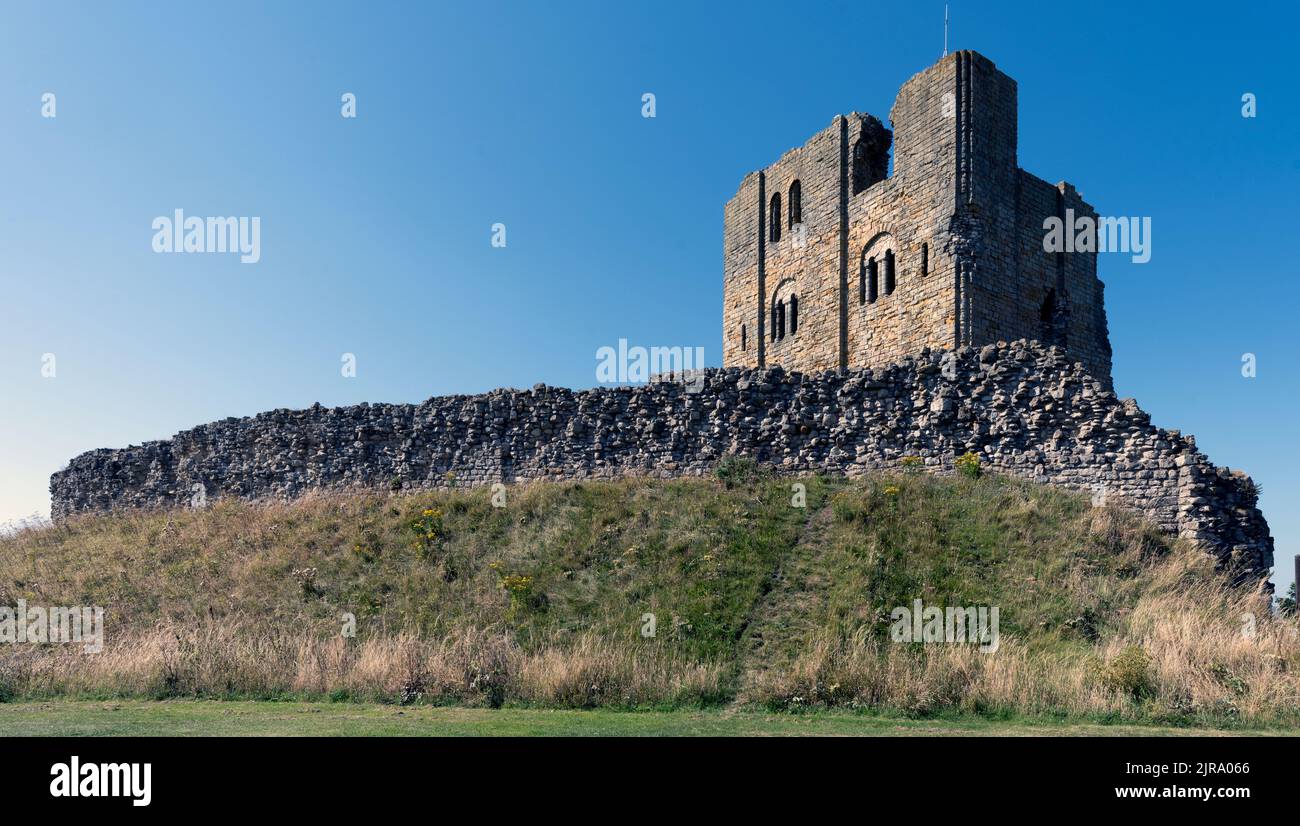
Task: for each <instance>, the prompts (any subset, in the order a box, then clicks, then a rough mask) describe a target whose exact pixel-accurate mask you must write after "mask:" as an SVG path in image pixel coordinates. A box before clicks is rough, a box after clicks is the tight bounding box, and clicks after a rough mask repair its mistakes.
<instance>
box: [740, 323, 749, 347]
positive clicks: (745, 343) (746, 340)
mask: <svg viewBox="0 0 1300 826" xmlns="http://www.w3.org/2000/svg"><path fill="white" fill-rule="evenodd" d="M747 349H749V338H748V336H746V335H745V325H744V324H742V325H740V352H742V353H743V352H745V350H747Z"/></svg>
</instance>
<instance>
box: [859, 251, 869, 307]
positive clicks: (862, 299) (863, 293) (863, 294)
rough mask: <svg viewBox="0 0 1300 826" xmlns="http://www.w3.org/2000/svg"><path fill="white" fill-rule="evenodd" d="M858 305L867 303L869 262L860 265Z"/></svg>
mask: <svg viewBox="0 0 1300 826" xmlns="http://www.w3.org/2000/svg"><path fill="white" fill-rule="evenodd" d="M858 303H859V304H866V303H867V262H866V261H863V262H862V263H860V264H858Z"/></svg>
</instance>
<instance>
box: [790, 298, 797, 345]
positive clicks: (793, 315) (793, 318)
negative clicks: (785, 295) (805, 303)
mask: <svg viewBox="0 0 1300 826" xmlns="http://www.w3.org/2000/svg"><path fill="white" fill-rule="evenodd" d="M797 332H799V296H797V295H792V296H790V335H794V334H795V333H797Z"/></svg>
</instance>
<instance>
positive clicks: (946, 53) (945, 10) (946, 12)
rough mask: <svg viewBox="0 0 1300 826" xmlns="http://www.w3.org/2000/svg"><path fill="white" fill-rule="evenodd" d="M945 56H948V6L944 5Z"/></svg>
mask: <svg viewBox="0 0 1300 826" xmlns="http://www.w3.org/2000/svg"><path fill="white" fill-rule="evenodd" d="M943 56H944V57H947V56H948V4H947V3H944V4H943Z"/></svg>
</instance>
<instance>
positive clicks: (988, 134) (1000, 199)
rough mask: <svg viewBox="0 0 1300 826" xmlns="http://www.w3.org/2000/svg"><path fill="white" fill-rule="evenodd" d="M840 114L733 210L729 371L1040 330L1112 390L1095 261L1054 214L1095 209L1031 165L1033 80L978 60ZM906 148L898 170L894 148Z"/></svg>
mask: <svg viewBox="0 0 1300 826" xmlns="http://www.w3.org/2000/svg"><path fill="white" fill-rule="evenodd" d="M889 120H890V123H891V125H892V126H893V132H892V133H891V132H890V130H889V129H887V128H885V126H884V124H882V123H881V122H880V121H879V120H878V119H877V118H875V117H873V116H871V115H866V114H859V113H853V114H849V115H840V116H838V117H836V118H835V120H834V121H833V122H832V123H831V125H830V126H829V127H827V128H826V129H824V130H822V131H821V132H819V133H818V134H816V135H814V136H813V137H812V138H811V139H809V140H808V142H807V143H805V144H804V145H803V146H801V147H799V148H797V149H792V150H790V151H788V152H786V153H785V154H784V155H782V156H781V158H780V159H779V160H777V162H776V163H774V164H772V165H771V166H768V167H767V168H766V169H762V170H759V171H757V172H751V173H750V174H748V175H746V176H745V178H744V180H743V181H741V184H740V189H739V190H738V191H737V192H736V194H735V196H734V197H732V199H731V200H730V201H728V202H727V205H726V210H725V218H724V233H723V237H724V242H723V244H724V253H723V255H724V270H725V275H724V287H723V363H724V364H725V365H726V366H746V367H755V366H771V365H781V366H783V367H785V368H787V369H791V370H797V371H801V372H813V371H819V370H827V369H836V368H853V367H875V366H879V365H884V364H888V363H890V362H894V361H897V360H898V359H899V358H900V357H902V356H907V355H912V354H915V353H918V352H920V351H921V350H922V349H924V348H926V347H931V348H943V349H955V348H956V347H960V346H962V345H968V344H971V345H980V344H986V343H991V342H996V341H999V340H1005V341H1012V340H1015V339H1021V338H1028V339H1037V340H1039V341H1041V342H1043V343H1045V344H1057V345H1060V346H1062V347H1064V348H1065V350H1066V351H1067V353H1068V354H1069V356H1070V357H1071V358H1072V359H1074V360H1076V361H1079V362H1082V363H1083V365H1084V366H1085V367H1086V368H1087V369H1088V371H1089V372H1090V373H1091V374H1092V375H1093V376H1094V377H1096V378H1097V379H1100V380H1102V381H1103V382H1106V383H1107V384H1109V382H1110V367H1111V352H1110V343H1109V340H1108V337H1107V330H1106V312H1105V308H1104V306H1103V302H1102V290H1103V286H1102V283H1101V281H1100V280H1098V278H1097V259H1096V254H1095V253H1091V252H1072V253H1063V252H1062V253H1049V252H1045V251H1044V249H1043V236H1044V228H1043V222H1044V220H1045V219H1047V218H1048V217H1050V216H1064V215H1065V210H1066V209H1073V211H1074V214H1075V215H1076V216H1092V217H1093V218H1095V217H1096V213H1095V212H1094V210H1093V209H1092V207H1091V206H1089V205H1088V204H1087V203H1085V202H1084V201H1083V199H1082V198H1081V197H1080V196H1079V193H1078V192H1076V191H1075V189H1074V187H1073V186H1071V185H1070V184H1067V183H1060V184H1057V185H1056V186H1052V185H1051V184H1049V183H1047V182H1046V181H1043V180H1042V179H1040V178H1037V177H1035V176H1033V175H1031V174H1029V173H1028V172H1025V171H1024V170H1023V169H1020V168H1019V167H1018V166H1017V163H1016V83H1015V81H1014V80H1012V79H1011V78H1010V77H1008V76H1007V75H1005V74H1003V73H1002V72H1000V71H998V69H997V67H996V66H994V65H993V62H992V61H990V60H989V59H987V58H985V57H983V56H982V55H979V54H977V53H975V52H970V51H963V52H956V53H954V54H950V55H948V56H946V57H944V58H943V59H941V60H940V61H939V62H938V63H936V64H934V65H933V66H931V67H930V68H928V69H926V70H925V71H923V72H921V73H919V74H917V75H915V76H914V77H912V78H911V79H910V80H908V81H907V83H905V84H904V85H903V88H902V89H900V90H899V92H898V97H897V98H896V99H895V100H894V105H893V107H892V108H891V109H890V113H889ZM891 146H892V149H893V151H894V159H893V160H894V163H893V171H892V174H891V173H890V170H889V153H890V149H891Z"/></svg>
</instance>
